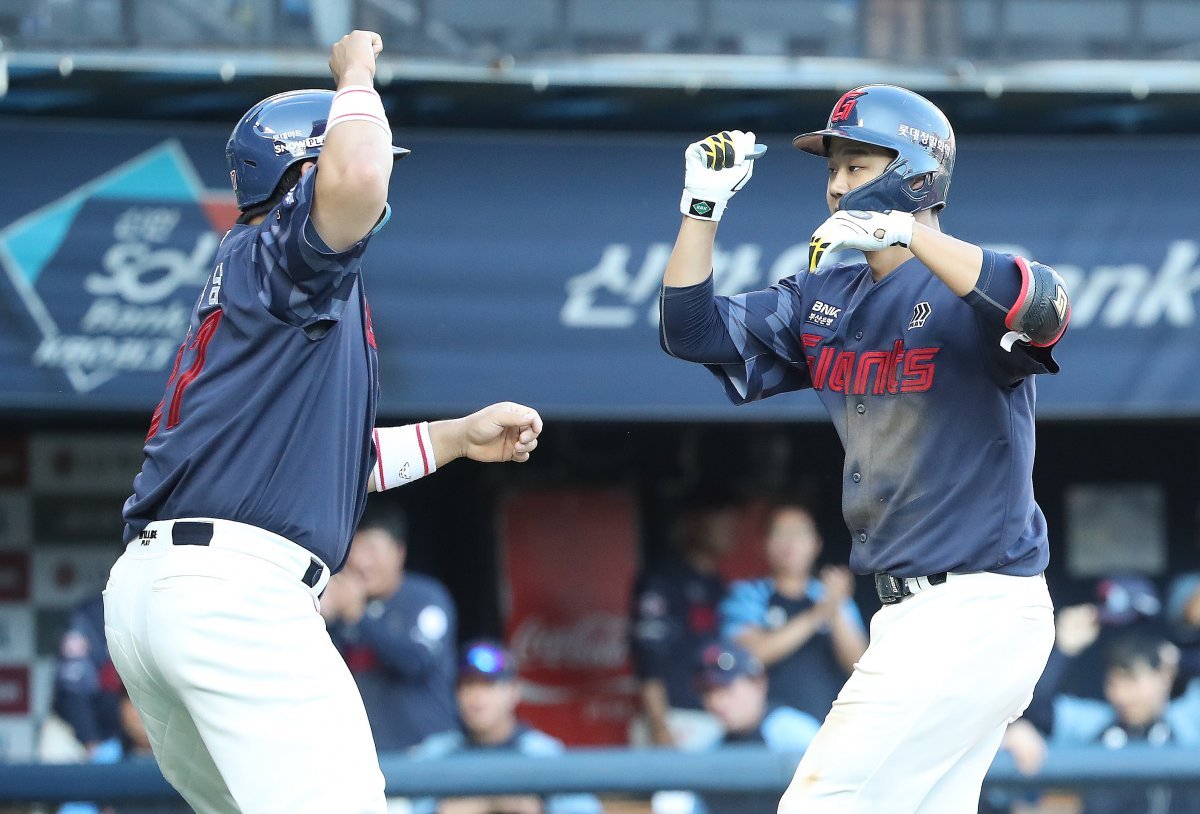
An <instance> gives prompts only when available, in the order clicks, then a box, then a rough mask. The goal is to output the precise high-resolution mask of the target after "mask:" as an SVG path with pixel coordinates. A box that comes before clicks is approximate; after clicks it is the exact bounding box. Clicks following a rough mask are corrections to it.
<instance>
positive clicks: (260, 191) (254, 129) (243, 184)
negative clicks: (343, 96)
mask: <svg viewBox="0 0 1200 814" xmlns="http://www.w3.org/2000/svg"><path fill="white" fill-rule="evenodd" d="M333 96H334V92H333V91H331V90H293V91H288V92H287V93H279V94H276V95H275V96H270V97H267V98H266V99H263V100H262V101H261V102H259V103H258V104H256V105H255V106H254V107H252V108H250V109H249V110H248V111H246V115H244V116H242V118H241V120H240V121H239V122H238V123H237V125H235V126H234V128H233V132H232V133H231V134H230V136H229V143H228V144H227V145H226V146H225V157H226V159H228V161H229V178H230V180H231V181H232V182H233V191H234V194H235V195H236V196H237V205H238V209H243V210H244V209H247V208H248V207H251V206H254V205H255V204H260V203H262V202H263V201H265V200H267V199H268V198H270V197H271V193H273V192H274V191H275V187H276V185H277V184H278V183H279V179H281V178H282V177H283V174H284V173H285V172H287V170H288V167H290V166H292V165H293V164H295V163H297V162H298V161H315V160H316V158H317V155H318V154H319V153H320V152H321V148H322V147H323V146H324V145H325V123H326V122H327V121H328V119H329V107H330V105H332V104H333ZM408 153H409V150H407V149H405V148H404V147H392V156H393V157H394V158H396V159H401V158H404V156H406V155H408Z"/></svg>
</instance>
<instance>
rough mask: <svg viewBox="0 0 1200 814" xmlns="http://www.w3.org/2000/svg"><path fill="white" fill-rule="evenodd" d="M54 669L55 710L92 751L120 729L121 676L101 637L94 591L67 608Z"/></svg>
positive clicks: (100, 611)
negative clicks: (67, 617) (74, 605)
mask: <svg viewBox="0 0 1200 814" xmlns="http://www.w3.org/2000/svg"><path fill="white" fill-rule="evenodd" d="M58 650H59V655H58V661H57V663H56V664H55V669H54V702H53V707H54V712H55V713H57V714H58V716H59V717H60V718H62V719H63V720H64V721H66V722H67V723H68V724H69V725H70V726H71V729H72V730H73V731H74V733H75V737H76V738H77V739H78V740H79V742H80V743H81V744H83V746H84V747H85V748H86V749H87V752H88V755H89V756H90V755H92V754H93V753H94V752H95V750H96V749H97V748H99V747H100V745H101V744H103V743H104V742H105V741H109V740H111V739H112V738H115V737H117V736H118V735H120V734H121V721H120V714H119V707H120V704H121V698H122V688H121V679H120V677H119V676H117V671H116V669H115V668H114V667H113V664H112V660H111V659H109V657H108V642H107V641H106V640H105V638H104V598H103V597H101V596H99V595H97V596H94V597H92V598H91V599H88V600H86V601H84V602H82V603H80V604H79V605H78V606H77V607H76V608H75V609H74V610H72V611H71V616H70V621H69V622H68V623H67V631H66V632H65V633H64V634H63V636H62V639H61V640H60V641H59V647H58Z"/></svg>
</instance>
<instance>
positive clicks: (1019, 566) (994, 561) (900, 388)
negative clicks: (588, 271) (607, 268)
mask: <svg viewBox="0 0 1200 814" xmlns="http://www.w3.org/2000/svg"><path fill="white" fill-rule="evenodd" d="M1019 274H1020V272H1019V271H1018V269H1017V266H1016V263H1015V262H1014V260H1013V258H1011V257H1009V256H1005V255H998V254H996V253H994V252H990V251H986V252H984V268H983V271H982V273H981V276H980V288H981V290H985V291H990V292H991V294H992V295H993V296H992V299H995V300H996V301H999V302H1012V301H1015V299H1016V293H1015V292H1016V290H1017V289H1018V288H1019V280H1020V276H1019ZM711 285H712V283H711V278H710V280H709V281H707V282H706V283H703V284H700V285H698V286H691V287H687V288H664V290H663V331H664V333H663V337H662V339H663V344H664V346H665V347H666V348H667V350H668V352H671V353H673V354H675V355H678V356H681V358H688V359H692V360H693V361H701V362H705V363H707V364H708V366H709V369H710V370H712V371H713V372H714V373H715V374H716V375H717V376H718V377H719V378H720V379H721V380H722V381H723V382H724V385H725V390H726V394H727V395H728V396H729V398H730V399H731V400H732V401H733V402H734V403H736V404H742V403H745V402H749V401H754V400H755V399H760V398H766V397H768V396H773V395H776V394H778V393H784V392H787V391H791V390H798V389H801V388H812V389H813V390H815V391H816V393H817V395H818V396H819V397H820V399H821V401H822V403H823V404H824V405H825V408H826V409H827V410H828V412H829V415H830V417H831V418H832V419H833V423H834V426H835V427H836V428H837V431H838V435H839V436H840V437H841V440H842V445H843V447H844V448H845V450H846V459H845V467H844V472H843V482H842V483H843V485H842V512H843V515H844V517H845V520H846V525H847V527H848V528H849V530H850V534H851V541H852V547H851V553H850V566H851V568H853V569H854V570H855V571H856V572H858V573H860V574H867V573H871V572H879V571H887V572H890V573H892V574H894V575H896V576H901V577H912V576H923V575H926V574H932V573H938V572H941V571H961V572H976V571H993V572H996V573H1002V574H1011V575H1018V576H1031V575H1034V574H1038V573H1041V572H1042V571H1043V570H1044V569H1045V567H1046V563H1047V561H1048V559H1049V552H1048V547H1047V540H1046V523H1045V518H1044V516H1043V514H1042V511H1041V509H1040V508H1039V507H1038V505H1037V504H1036V503H1035V502H1034V497H1033V481H1032V473H1033V457H1034V393H1035V388H1034V379H1033V376H1032V374H1036V373H1046V372H1057V370H1058V368H1057V365H1056V364H1055V363H1054V361H1053V359H1051V357H1050V353H1049V350H1048V349H1037V348H1031V347H1028V346H1025V345H1016V346H1014V347H1013V348H1012V350H1011V351H1006V350H1004V349H1003V348H1002V347H1001V344H1000V342H1001V338H1002V337H1003V336H1004V335H1005V333H1006V332H1007V328H1005V326H1004V324H1003V314H1002V312H1000V311H999V310H998V309H996V308H995V307H994V306H991V305H985V304H984V303H983V302H982V298H981V295H980V294H979V292H978V291H972V292H971V293H970V294H968V295H967V296H966V297H963V298H959V297H958V296H956V295H955V294H954V292H952V291H951V290H950V289H949V288H948V287H947V286H946V284H945V283H943V282H942V281H941V280H940V279H938V278H937V277H936V276H934V274H933V273H932V272H931V271H929V269H928V268H926V267H925V266H924V265H923V264H922V263H921V261H920V260H918V259H916V258H912V259H910V260H908V261H907V262H905V263H904V264H903V265H901V266H900V267H899V268H897V269H896V270H895V271H893V272H892V273H891V274H888V275H887V276H886V277H884V278H883V279H882V280H879V281H875V280H873V279H872V276H871V270H870V267H869V266H867V264H866V263H857V264H841V265H837V266H834V267H831V268H828V269H823V270H821V271H819V272H818V273H815V274H808V273H801V274H798V275H796V276H793V277H789V278H786V279H784V280H781V281H780V282H779V283H777V284H776V285H773V286H771V287H770V288H767V289H765V290H762V291H755V292H751V293H748V294H741V295H738V296H735V297H714V296H713V294H712V289H711ZM706 287H707V290H705V288H706ZM1000 291H1002V292H1003V295H1000V296H997V294H998V292H1000ZM1010 295H1011V299H1005V297H1008V296H1010ZM678 300H684V301H686V300H692V301H698V300H703V301H705V302H706V303H707V305H706V306H705V307H706V308H707V309H708V311H709V312H710V313H711V315H712V317H711V322H712V323H713V324H714V325H715V326H716V328H717V333H719V334H720V336H719V337H718V338H719V340H720V341H719V342H711V341H709V342H706V343H705V349H704V350H703V351H702V352H701V353H702V355H701V358H695V354H692V353H690V352H689V350H688V349H687V347H686V345H687V344H688V343H687V342H684V341H683V340H682V338H681V333H686V332H687V331H688V330H690V329H692V328H694V327H695V325H694V324H692V323H695V322H697V317H696V316H695V313H696V312H695V311H689V310H688V308H687V303H686V302H678ZM680 309H682V312H683V313H682V315H681V313H680ZM699 321H700V322H703V317H702V316H701V317H700V318H699ZM709 327H711V326H709ZM710 333H711V331H710ZM710 338H711V337H710Z"/></svg>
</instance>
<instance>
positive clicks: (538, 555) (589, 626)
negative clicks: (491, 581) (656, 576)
mask: <svg viewBox="0 0 1200 814" xmlns="http://www.w3.org/2000/svg"><path fill="white" fill-rule="evenodd" d="M637 528H638V524H637V512H636V504H635V501H634V499H633V498H632V496H630V495H629V494H627V493H626V492H623V491H620V490H555V491H542V492H528V493H523V494H520V495H516V496H514V497H512V498H511V499H509V500H507V501H506V502H505V505H504V508H503V514H502V546H503V552H504V566H505V567H504V574H503V576H502V577H501V579H502V580H503V582H502V590H503V591H505V592H506V593H505V596H506V600H507V605H508V620H507V639H508V643H509V647H510V649H511V650H512V652H513V655H514V656H516V658H517V663H518V665H519V667H520V675H521V681H522V699H523V700H522V704H521V708H520V715H521V717H522V719H524V720H525V721H526V722H528V723H529V724H531V725H533V726H535V727H537V728H538V729H541V730H543V731H545V732H548V733H550V734H551V735H554V736H555V737H557V738H561V739H562V740H563V741H564V742H565V743H567V744H568V745H572V746H583V745H591V746H595V745H617V744H624V743H625V742H626V740H627V738H626V732H627V729H628V726H629V719H630V718H631V717H632V716H633V715H634V714H635V711H636V695H637V684H636V682H635V681H634V678H633V673H632V668H631V665H630V659H629V642H628V636H627V630H628V625H629V621H628V618H627V613H628V611H627V608H628V601H629V590H630V587H631V585H632V583H633V577H634V572H635V570H636V568H637V565H638V561H639V556H638V532H637Z"/></svg>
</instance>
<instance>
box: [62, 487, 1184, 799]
mask: <svg viewBox="0 0 1200 814" xmlns="http://www.w3.org/2000/svg"><path fill="white" fill-rule="evenodd" d="M744 511H745V507H744V506H742V505H740V504H739V503H738V502H736V501H734V500H732V499H730V498H729V497H728V496H727V495H725V494H723V493H720V492H714V491H700V492H697V493H696V494H695V495H693V496H692V499H691V500H690V501H689V502H687V503H685V504H683V505H682V506H681V507H680V508H679V511H678V513H677V515H676V516H675V517H674V520H673V523H672V528H671V543H672V544H671V545H670V546H669V547H667V548H666V550H665V554H664V556H662V557H660V558H659V559H658V560H656V561H654V562H650V563H647V564H646V566H645V567H644V568H643V570H642V571H641V573H639V574H638V575H637V576H636V579H635V580H634V582H633V584H632V586H631V591H630V600H629V606H630V620H629V648H630V656H631V662H632V665H633V670H634V674H635V676H636V679H637V685H638V699H637V700H638V704H637V706H638V709H639V714H638V715H637V716H636V717H635V718H634V719H633V720H632V721H631V723H630V726H629V744H630V745H631V746H634V747H646V746H656V747H664V748H678V749H684V750H707V749H714V748H720V747H722V746H726V745H734V744H758V745H760V746H766V747H768V748H770V749H773V750H777V751H780V752H786V753H790V754H799V753H800V752H802V751H803V750H804V748H805V747H806V746H807V745H808V743H809V741H810V740H811V739H812V737H813V735H814V734H815V733H816V731H817V729H818V727H819V726H820V722H821V721H822V720H823V719H824V717H825V715H826V713H828V711H829V709H830V707H831V705H832V704H833V702H834V699H835V698H836V697H837V694H838V692H839V690H840V689H841V686H842V684H843V682H844V681H845V680H846V678H847V676H848V675H849V674H850V671H851V670H852V669H853V665H854V663H855V662H856V661H857V660H858V658H859V657H860V656H861V655H862V653H863V651H864V650H865V649H866V646H867V641H868V629H867V626H866V625H865V624H864V620H863V616H862V614H861V612H860V610H859V607H858V605H857V604H856V602H855V599H854V594H855V585H856V583H855V578H854V576H853V574H851V573H850V571H849V570H848V569H846V568H845V567H843V566H836V565H824V566H821V565H819V563H820V561H821V555H822V549H823V543H822V539H821V535H820V533H819V531H818V528H817V525H816V523H815V522H814V520H813V516H812V514H811V513H810V512H809V510H808V509H807V508H806V507H805V506H803V505H800V504H799V503H793V502H782V503H776V504H773V505H771V506H770V507H769V508H768V509H767V511H766V512H765V514H764V515H763V517H764V518H765V520H764V522H763V523H762V534H761V538H762V539H761V545H762V553H763V555H764V560H765V562H766V564H767V573H765V574H763V575H761V576H760V577H758V578H754V579H743V580H734V581H732V582H728V583H727V582H726V581H725V580H724V579H723V578H722V576H721V573H722V563H723V562H724V561H725V559H726V557H727V556H728V555H729V554H730V553H731V552H732V550H733V549H734V547H735V545H736V544H737V543H738V540H739V528H740V527H741V526H740V523H741V520H742V518H743V512H744ZM406 541H407V528H406V524H405V517H404V514H403V513H402V512H401V511H400V510H399V509H398V508H396V507H395V506H393V505H391V504H388V503H386V502H383V501H379V502H377V503H376V504H373V505H371V506H370V507H369V508H368V511H367V513H366V514H365V515H364V517H363V519H362V522H361V524H360V526H359V528H358V531H357V533H356V536H355V539H354V542H353V545H352V547H351V553H350V556H349V559H348V561H347V563H346V567H345V568H344V570H343V571H342V572H341V573H339V574H338V575H336V576H335V577H333V579H331V581H330V583H329V587H328V589H327V590H326V592H325V594H324V595H323V596H322V599H321V614H322V616H323V617H324V619H325V621H326V624H327V626H328V629H329V633H330V637H331V639H332V641H333V642H334V644H335V645H336V646H337V648H338V649H339V651H340V652H341V653H342V655H343V656H344V658H345V660H346V663H347V665H348V667H349V669H350V671H351V673H352V674H353V676H354V678H355V680H356V681H357V683H358V686H359V689H360V690H361V693H362V697H363V703H364V705H365V706H366V709H367V713H368V716H369V718H370V720H371V723H372V727H373V730H374V735H375V740H376V745H377V747H378V749H379V750H380V751H381V752H396V751H406V752H408V753H409V754H411V755H412V756H414V757H417V758H433V757H443V756H446V755H450V754H454V753H460V752H470V751H478V750H483V751H512V752H517V753H521V754H525V755H531V756H540V755H552V754H556V753H558V752H561V751H562V750H563V749H564V745H563V743H562V742H561V741H560V740H558V739H557V738H555V737H553V736H552V735H550V734H547V733H545V732H542V731H539V730H538V729H536V728H534V727H532V726H530V725H529V724H528V723H526V722H524V721H522V720H521V718H520V717H519V712H518V706H519V704H520V701H521V681H520V675H521V673H520V665H519V664H517V662H516V660H515V659H514V656H513V654H512V653H511V652H510V650H509V649H508V648H507V647H506V645H505V643H504V642H502V641H499V640H495V639H473V640H471V641H468V642H466V643H464V644H462V645H461V646H460V645H459V641H458V640H459V636H458V624H457V614H456V609H455V603H454V601H453V599H452V597H451V594H450V592H449V591H448V590H447V589H446V587H445V586H444V585H442V584H441V583H440V582H439V581H437V580H436V579H434V578H432V577H429V576H426V575H422V574H418V573H415V572H413V571H410V570H408V569H406V567H405V561H406V553H407V542H406ZM1162 587H1163V589H1165V590H1160V586H1159V585H1158V584H1156V583H1155V582H1154V581H1152V580H1151V579H1150V578H1148V577H1146V576H1142V575H1134V574H1122V575H1115V576H1112V577H1109V578H1107V579H1103V580H1100V581H1099V582H1098V583H1097V585H1096V588H1095V593H1094V601H1092V602H1088V603H1083V604H1074V605H1069V606H1065V607H1060V608H1059V609H1058V612H1057V619H1056V630H1057V636H1056V642H1055V647H1054V651H1053V653H1052V654H1051V657H1050V661H1049V664H1048V665H1047V668H1046V670H1045V673H1044V675H1043V677H1042V679H1041V681H1040V682H1039V684H1038V686H1037V688H1036V690H1035V692H1034V696H1033V699H1032V701H1031V703H1030V705H1029V707H1028V709H1027V710H1026V713H1025V715H1024V717H1022V718H1021V719H1020V720H1018V721H1016V722H1015V723H1013V724H1012V725H1011V726H1010V728H1009V732H1008V734H1007V736H1006V738H1005V743H1004V749H1005V750H1007V751H1008V753H1009V754H1010V755H1011V757H1012V759H1013V761H1014V762H1015V764H1016V766H1017V768H1018V770H1019V771H1021V772H1022V773H1024V774H1029V775H1034V774H1036V773H1037V772H1038V770H1039V769H1040V768H1041V766H1042V765H1043V764H1044V761H1045V759H1046V756H1047V754H1048V753H1049V752H1050V751H1051V750H1053V748H1054V747H1055V746H1056V745H1060V744H1073V745H1081V744H1099V745H1101V746H1103V747H1104V748H1106V749H1113V750H1116V749H1124V748H1126V747H1128V746H1130V745H1134V744H1140V745H1146V746H1149V747H1154V748H1171V747H1192V748H1197V747H1200V572H1195V573H1186V574H1180V575H1176V576H1175V577H1174V578H1173V579H1171V580H1170V581H1169V582H1168V583H1165V584H1164V585H1163V586H1162ZM54 712H55V713H56V715H55V716H54V717H53V718H52V720H51V722H50V725H49V726H48V728H47V730H46V733H45V734H44V739H48V740H49V741H52V742H53V741H57V742H58V743H59V744H60V745H59V746H57V747H55V746H53V745H52V746H50V747H44V748H43V751H44V752H45V753H47V756H48V757H49V758H55V757H57V758H59V759H62V758H63V757H64V755H66V756H68V757H69V756H72V755H73V756H74V757H76V758H78V759H82V760H90V761H92V762H98V763H103V762H115V761H118V760H123V759H130V758H139V757H140V758H148V757H149V756H150V750H149V744H148V743H147V740H146V735H145V731H144V729H143V728H142V726H141V722H140V720H139V719H138V716H137V713H136V712H135V711H134V709H133V707H132V705H131V704H130V703H129V700H128V697H127V696H126V695H125V692H124V689H123V687H122V686H121V682H120V679H119V678H118V676H117V674H116V671H115V670H114V669H113V666H112V663H111V662H110V661H109V659H108V655H107V648H106V645H105V640H104V625H103V605H102V603H101V600H100V597H95V598H93V599H90V600H88V601H87V602H85V603H83V604H82V605H80V606H79V607H78V608H77V609H76V610H75V611H74V613H73V614H72V615H71V618H70V622H69V626H68V629H67V630H66V632H65V633H64V634H63V636H62V638H61V642H60V658H59V662H58V666H57V673H56V678H55V693H54ZM68 742H69V743H71V744H72V745H73V746H72V747H71V749H65V748H64V747H63V746H62V745H61V744H65V743H68ZM72 749H74V750H75V751H72ZM659 798H660V799H657V800H653V801H651V802H652V806H653V808H654V810H656V811H663V812H667V811H669V812H671V813H672V814H704V812H708V814H725V812H734V811H737V812H742V814H757V813H758V812H762V813H763V814H769V813H770V812H773V811H774V810H775V807H776V805H777V802H778V799H777V795H765V794H764V795H761V796H760V797H755V796H754V795H748V794H744V793H736V794H728V795H716V794H705V795H703V796H702V797H698V796H696V795H691V794H686V793H679V792H664V793H662V794H661V795H659ZM1046 799H1049V798H1047V797H1044V796H1043V795H1040V794H1024V795H1012V794H1005V793H1001V792H998V791H996V790H990V791H988V792H987V793H986V794H985V799H984V804H983V806H984V810H985V811H989V812H1001V811H1004V812H1014V814H1020V812H1031V811H1050V810H1054V811H1059V810H1061V811H1073V812H1081V814H1117V813H1118V812H1122V813H1129V812H1143V811H1144V812H1156V814H1192V813H1193V812H1194V813H1195V814H1200V791H1198V790H1196V789H1194V788H1188V787H1178V788H1170V787H1166V786H1162V785H1147V786H1144V787H1136V786H1122V787H1120V788H1104V789H1099V790H1095V789H1093V790H1088V789H1085V790H1082V791H1081V792H1080V793H1078V794H1073V795H1071V805H1069V806H1068V807H1066V808H1042V807H1039V806H1042V805H1044V804H1045V801H1046ZM179 805H180V806H181V808H179V809H170V808H168V807H164V806H163V805H161V804H156V805H154V806H153V807H139V806H138V805H132V804H122V805H121V806H120V807H119V808H118V809H113V808H112V807H105V808H103V809H100V808H98V807H97V806H94V805H92V804H87V803H72V804H68V805H66V806H64V807H63V808H62V809H61V810H60V811H61V812H62V814H98V812H101V811H103V812H104V814H126V812H136V811H162V812H165V814H172V812H173V811H174V810H180V811H186V810H187V809H186V807H182V805H183V804H182V803H180V804H179ZM397 810H403V811H406V812H411V814H490V812H505V813H506V814H598V812H599V811H600V810H601V804H600V802H599V800H598V799H597V798H596V797H594V796H592V795H587V794H568V795H551V796H548V797H542V796H537V795H525V796H521V795H516V796H513V795H508V796H502V797H464V798H449V799H438V800H435V799H422V800H411V801H403V807H402V808H399V809H397Z"/></svg>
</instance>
